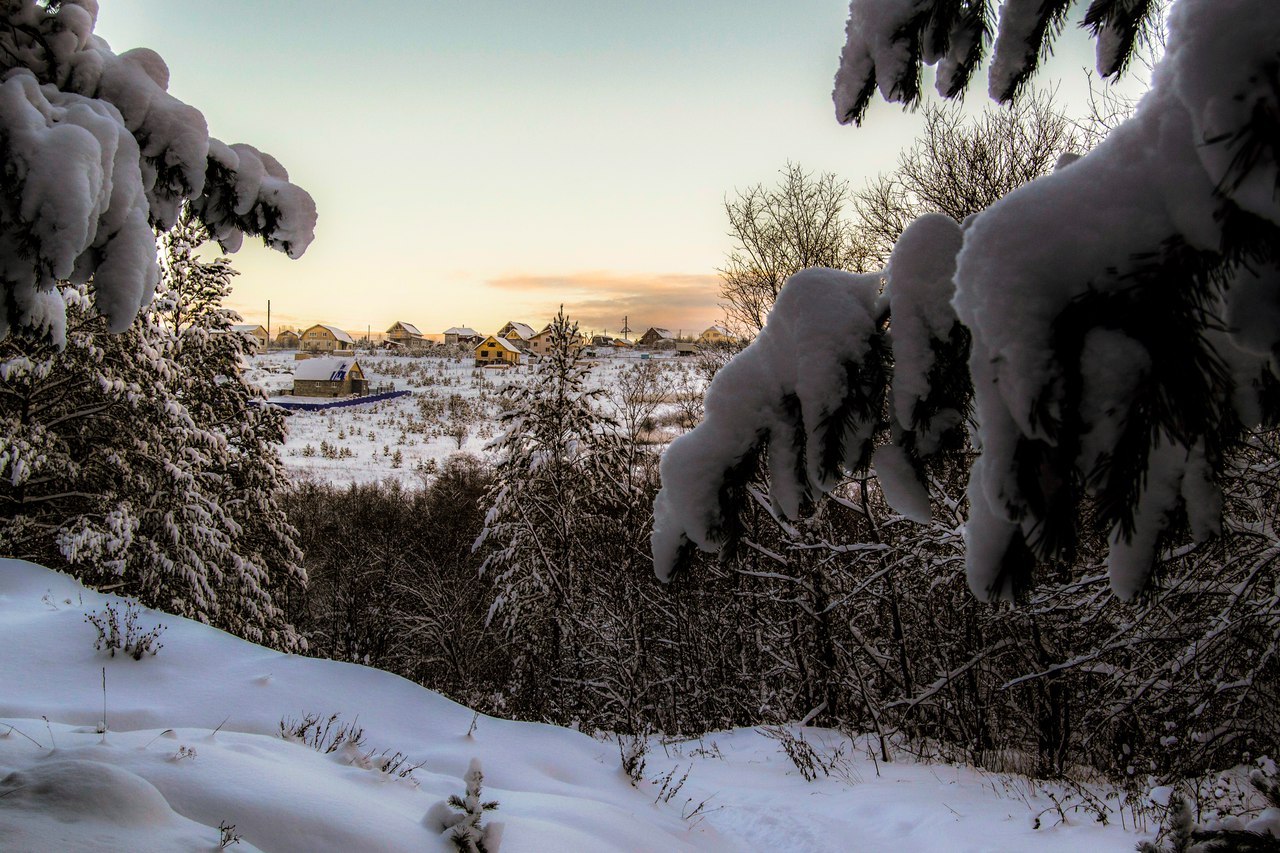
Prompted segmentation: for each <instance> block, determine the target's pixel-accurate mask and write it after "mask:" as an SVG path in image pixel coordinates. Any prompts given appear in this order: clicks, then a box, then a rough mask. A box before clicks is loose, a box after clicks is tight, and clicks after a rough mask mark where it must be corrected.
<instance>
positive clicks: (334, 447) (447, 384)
mask: <svg viewBox="0 0 1280 853" xmlns="http://www.w3.org/2000/svg"><path fill="white" fill-rule="evenodd" d="M358 360H359V361H360V364H361V366H362V367H363V368H364V370H365V372H366V374H367V375H368V377H369V380H370V382H371V383H372V384H375V385H381V384H383V383H388V382H389V383H391V384H393V385H394V386H395V388H396V389H407V390H409V391H411V392H412V393H411V394H410V395H409V396H407V397H399V398H396V399H394V400H384V401H381V402H375V403H369V404H368V405H364V406H353V407H349V408H341V409H331V410H325V411H319V412H293V413H291V414H290V417H289V420H288V425H289V435H288V439H287V440H286V442H285V446H284V448H283V450H282V456H283V458H284V462H285V466H286V467H287V468H288V470H289V471H290V472H291V473H293V474H296V475H298V476H314V477H317V478H320V479H323V480H328V481H330V482H333V483H337V484H340V485H345V484H348V483H369V482H377V481H381V480H399V481H400V482H401V483H403V484H405V485H418V484H421V482H422V475H423V473H424V471H425V472H426V473H430V472H431V471H432V470H434V468H435V467H436V466H438V465H439V464H440V463H442V462H443V461H444V460H445V459H446V458H448V457H449V456H450V455H451V454H454V453H457V452H459V451H464V452H468V453H474V454H477V455H483V454H484V448H485V445H486V444H488V443H489V441H490V440H492V439H493V438H494V437H495V436H496V435H497V430H498V422H497V416H498V414H499V413H500V412H501V410H502V406H503V401H504V399H505V394H504V391H505V389H508V388H510V387H511V386H515V385H523V384H525V383H527V382H529V381H530V379H531V378H532V377H533V370H534V369H535V368H532V367H530V366H520V367H515V368H508V369H506V370H483V369H477V368H476V367H475V366H474V363H473V362H472V361H471V360H469V359H467V360H458V359H452V358H445V357H432V356H424V357H409V356H382V355H374V356H358ZM652 361H653V363H654V367H655V369H657V370H658V371H660V372H661V373H662V374H663V375H664V376H665V377H668V379H667V381H666V382H664V386H665V387H666V388H667V390H668V391H669V392H670V391H671V390H672V386H673V385H674V384H679V383H676V382H673V381H672V380H673V379H674V378H675V377H679V378H680V380H681V381H682V382H683V381H687V383H688V384H689V387H697V388H699V389H700V388H701V385H700V384H698V383H699V380H698V379H697V378H696V376H695V373H696V371H695V370H694V369H693V365H692V363H691V362H690V361H688V360H686V359H678V358H675V357H671V356H660V357H656V358H655V359H653V360H652ZM641 363H642V362H641V360H640V359H639V357H638V354H628V355H619V356H616V357H609V358H601V359H598V360H596V361H595V362H594V365H593V367H592V368H591V377H590V378H591V381H592V382H593V383H595V386H596V387H599V388H602V389H604V390H605V391H606V396H605V400H604V402H605V405H606V408H607V407H608V404H609V401H610V400H611V398H612V396H613V395H612V394H611V393H609V392H610V391H612V390H613V389H615V388H616V385H617V382H618V379H619V378H620V377H621V376H622V375H623V374H624V373H625V372H626V371H628V370H632V369H635V368H636V367H637V366H638V365H640V364H641ZM293 366H294V357H293V353H291V352H275V353H270V354H265V355H258V356H254V357H253V358H252V359H251V360H250V364H249V367H248V371H247V373H248V376H249V378H250V379H251V380H252V381H253V382H255V383H256V384H258V385H260V386H261V387H263V388H264V389H265V390H266V391H267V393H268V394H271V395H273V396H274V395H280V394H281V393H283V392H287V391H288V390H289V389H290V388H292V385H293V379H292V376H293ZM279 399H285V400H288V399H292V398H289V397H280V398H279ZM397 454H398V456H397Z"/></svg>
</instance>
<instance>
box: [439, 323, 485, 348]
mask: <svg viewBox="0 0 1280 853" xmlns="http://www.w3.org/2000/svg"><path fill="white" fill-rule="evenodd" d="M483 340H484V335H482V334H480V333H479V332H477V331H476V330H475V329H473V328H471V327H470V326H454V327H453V328H451V329H445V330H444V342H445V344H446V345H447V346H456V345H459V344H461V345H464V346H475V345H476V344H478V343H480V342H481V341H483Z"/></svg>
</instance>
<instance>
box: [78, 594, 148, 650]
mask: <svg viewBox="0 0 1280 853" xmlns="http://www.w3.org/2000/svg"><path fill="white" fill-rule="evenodd" d="M84 621H86V622H88V623H89V624H90V625H92V626H93V627H94V628H96V629H97V631H98V639H97V642H95V643H94V645H93V647H94V648H95V649H97V650H98V651H103V650H105V651H106V652H107V655H108V656H109V657H115V656H116V652H117V651H120V652H121V653H123V654H126V655H128V656H129V657H131V658H133V659H134V660H142V657H143V655H154V654H155V653H156V652H158V651H160V649H162V648H164V644H163V643H161V642H160V634H161V633H162V632H163V631H164V626H163V625H156V626H155V627H154V628H152V629H151V630H149V631H143V630H142V629H141V628H140V627H138V605H137V603H135V602H132V601H129V602H126V603H125V609H124V618H123V619H122V618H121V617H120V612H119V610H117V609H116V606H115V605H114V604H108V605H107V606H106V607H104V608H103V611H102V612H98V611H93V612H91V613H86V614H85V616H84Z"/></svg>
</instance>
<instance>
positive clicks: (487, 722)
mask: <svg viewBox="0 0 1280 853" xmlns="http://www.w3.org/2000/svg"><path fill="white" fill-rule="evenodd" d="M108 604H112V605H113V606H114V607H115V608H116V609H117V610H118V611H120V612H122V613H123V612H124V610H125V604H124V602H123V601H121V600H120V599H117V598H115V597H114V596H109V595H103V594H99V593H96V592H91V591H88V590H85V589H84V588H82V587H81V586H80V585H79V584H78V583H76V582H75V581H73V580H71V579H70V578H68V577H67V576H64V575H61V574H57V573H55V572H52V571H49V570H47V569H44V568H41V567H38V566H34V565H32V564H30V563H23V562H19V561H13V560H2V561H0V649H3V650H4V653H3V654H2V655H0V850H5V851H9V852H10V853H20V852H21V851H101V850H120V851H124V850H127V851H174V850H214V849H217V846H218V844H219V842H220V839H221V838H223V835H224V834H223V831H222V830H221V829H220V826H223V825H225V826H232V825H234V830H228V832H229V833H231V834H234V835H236V836H239V837H240V838H241V841H240V843H239V844H238V845H236V846H235V847H233V848H232V849H235V850H264V851H299V853H304V851H305V853H323V851H343V853H347V852H348V851H374V850H377V851H396V850H406V851H407V850H414V851H419V850H440V851H445V850H449V849H452V845H451V844H450V843H449V842H448V839H447V837H446V836H445V835H442V834H441V833H440V832H438V831H437V830H436V829H433V828H431V827H429V826H427V825H425V824H424V821H423V818H424V816H426V815H427V813H428V811H429V810H430V809H431V808H432V806H433V805H435V804H436V803H438V802H440V801H441V800H443V799H444V798H446V797H447V796H449V795H450V794H455V793H456V794H461V793H462V786H463V783H462V775H463V773H464V772H465V771H466V769H467V766H468V763H469V762H470V761H471V760H472V759H473V758H478V759H479V760H480V761H481V762H482V765H483V768H484V772H485V789H484V792H483V793H484V796H485V798H486V799H494V800H497V801H498V802H499V803H500V807H499V809H498V810H497V811H496V812H489V813H487V815H486V819H487V820H492V821H500V822H502V823H503V824H504V829H505V831H504V834H503V838H502V851H503V853H525V852H526V851H577V850H584V851H586V850H590V851H612V850H616V851H677V850H724V851H727V850H735V851H737V850H805V851H825V850H832V851H835V850H922V851H930V850H937V851H942V850H946V851H965V850H971V851H979V850H981V851H987V850H1009V851H1014V850H1029V849H1035V850H1062V851H1067V850H1084V849H1088V850H1093V851H1106V850H1116V851H1121V850H1125V851H1128V850H1132V849H1133V846H1134V844H1135V842H1136V841H1137V840H1138V839H1139V836H1138V835H1136V834H1133V833H1131V832H1126V831H1125V830H1124V829H1122V828H1121V827H1120V826H1119V825H1118V820H1116V819H1115V817H1114V816H1113V820H1112V822H1111V824H1110V825H1108V826H1102V825H1100V824H1098V823H1096V822H1094V821H1092V820H1091V819H1090V818H1089V816H1088V815H1087V814H1086V813H1071V814H1069V815H1068V817H1069V820H1068V822H1067V824H1066V825H1057V824H1058V819H1057V814H1056V812H1055V811H1054V810H1053V809H1052V808H1051V807H1052V805H1053V803H1052V802H1051V801H1050V800H1049V799H1048V798H1047V797H1046V796H1045V795H1044V794H1042V793H1040V792H1039V791H1038V790H1037V788H1036V786H1035V785H1034V784H1033V783H1031V782H1029V781H1028V780H1026V779H1022V778H1019V777H1008V776H994V775H991V774H984V773H980V772H977V771H974V770H971V769H966V768H957V767H951V766H946V765H923V764H914V763H910V762H896V763H894V764H889V765H886V764H883V763H881V764H879V765H877V764H876V763H875V762H873V761H872V760H871V758H870V757H869V756H867V755H866V754H865V753H864V752H862V751H859V750H854V749H852V747H851V746H850V745H849V744H848V743H847V741H839V736H838V735H836V734H835V733H832V732H825V731H820V730H812V729H805V730H804V733H805V737H806V739H807V740H808V741H809V742H810V743H813V744H815V745H816V746H817V747H819V748H820V749H822V748H823V744H831V745H837V742H839V744H842V745H843V746H844V748H845V752H846V755H845V758H843V759H842V760H841V761H840V762H838V764H837V766H836V768H835V772H834V773H833V774H832V775H831V776H829V777H820V778H819V779H818V780H817V781H814V782H807V781H805V780H804V779H803V778H802V777H801V776H800V774H799V773H798V772H797V770H796V769H795V766H794V765H793V764H792V763H791V762H790V761H789V760H788V759H787V758H786V756H785V755H784V754H783V753H782V752H781V750H780V748H779V744H778V743H777V742H776V741H774V740H771V739H769V738H767V737H765V736H764V735H762V734H761V733H759V732H756V731H752V730H740V731H733V732H725V733H718V734H713V735H708V736H706V737H704V738H702V739H701V740H699V741H695V742H685V743H680V744H667V745H666V746H665V747H663V746H662V745H660V744H658V743H657V742H656V741H655V742H654V743H653V744H652V745H651V749H650V752H649V754H648V756H647V764H646V770H645V779H644V780H643V781H642V782H641V783H640V784H639V785H638V786H633V785H632V784H631V783H630V780H629V779H628V778H627V776H626V775H625V774H624V773H623V771H622V769H621V761H620V755H619V748H618V745H617V744H616V743H615V742H613V741H610V740H604V739H595V738H592V737H589V736H588V735H586V734H582V733H579V732H575V731H572V730H569V729H562V728H556V727H553V726H546V725H539V724H532V723H518V722H510V721H504V720H498V719H493V718H489V717H476V716H475V715H474V714H473V713H472V712H471V711H470V710H468V709H467V708H464V707H462V706H460V705H457V704H455V703H453V702H450V701H449V700H447V699H444V698H443V697H441V696H439V695H438V694H436V693H433V692H431V691H430V690H426V689H424V688H421V687H418V686H417V685H414V684H412V683H410V682H408V681H406V680H404V679H402V678H399V677H397V676H394V675H390V674H388V673H385V672H381V671H378V670H374V669H370V668H367V667H362V666H357V665H354V664H346V663H337V662H331V661H322V660H315V659H309V658H302V657H296V656H290V655H283V654H280V653H277V652H274V651H270V650H268V649H264V648H262V647H260V646H255V645H253V644H251V643H248V642H245V641H243V640H239V639H236V638H234V637H231V636H229V635H227V634H224V633H222V632H220V631H217V630H214V629H212V628H209V627H207V626H204V625H199V624H197V623H194V622H190V621H187V620H184V619H180V618H177V617H174V616H169V615H166V614H161V613H156V612H152V611H142V613H141V615H140V617H139V619H138V627H139V628H140V629H141V630H143V631H146V630H149V629H151V628H152V627H154V626H156V625H158V624H163V625H164V626H166V630H165V631H164V632H163V633H162V634H161V635H160V642H161V643H163V647H162V648H160V649H159V653H158V654H157V655H155V656H154V657H152V656H144V657H143V658H142V659H141V660H138V661H135V660H132V659H131V658H130V657H128V656H116V657H114V658H109V657H108V656H107V655H106V653H105V652H103V651H98V650H95V648H94V644H95V640H96V638H97V636H98V634H97V631H96V629H95V628H94V627H93V626H92V625H90V624H88V623H87V622H86V621H85V616H86V614H90V613H97V614H102V613H105V608H106V606H107V605H108ZM104 670H105V683H106V687H105V695H104V689H103V680H104V674H103V673H104ZM104 705H105V710H104ZM306 714H319V715H322V716H323V717H324V718H327V717H328V716H329V715H332V714H339V715H341V721H344V722H357V721H358V725H359V726H360V727H361V728H363V730H364V736H365V742H364V745H363V746H362V747H361V748H359V749H348V748H343V749H339V750H337V751H335V752H333V753H331V754H322V753H321V752H319V751H317V750H315V749H312V748H310V747H308V746H306V745H303V744H300V743H297V742H294V741H291V740H286V739H284V738H282V737H281V736H280V724H281V721H282V720H297V719H300V718H301V717H302V716H303V715H306ZM104 716H105V721H106V725H105V727H103V726H102V725H101V723H102V721H103V719H104ZM104 728H105V731H103V729H104ZM384 751H385V755H386V756H392V755H394V754H395V753H396V752H399V753H402V754H404V755H406V756H407V758H408V762H409V764H408V765H406V766H412V765H416V764H420V765H421V766H420V767H419V768H418V769H416V770H414V771H413V772H412V774H411V777H412V778H411V779H402V778H398V777H397V776H396V775H394V774H388V773H383V772H380V771H379V770H377V769H376V767H372V766H371V762H372V761H373V760H376V756H377V755H379V754H383V753H384ZM370 754H372V755H373V756H374V757H373V759H370V758H368V757H367V756H369V755H370ZM828 754H829V753H828ZM686 774H687V776H686ZM682 778H683V779H684V781H683V783H682V784H680V780H681V779H682ZM664 781H665V782H666V790H667V791H668V792H670V791H671V790H672V788H673V787H676V786H677V785H678V786H679V787H678V789H677V790H675V792H674V793H673V794H672V795H671V796H669V797H666V796H663V795H662V792H663V784H664ZM1046 809H1048V810H1049V811H1047V812H1045V814H1044V815H1042V816H1041V821H1040V822H1041V825H1042V826H1043V827H1044V828H1042V829H1038V830H1037V829H1035V828H1033V823H1034V821H1035V818H1036V816H1037V814H1039V813H1040V812H1042V811H1044V810H1046Z"/></svg>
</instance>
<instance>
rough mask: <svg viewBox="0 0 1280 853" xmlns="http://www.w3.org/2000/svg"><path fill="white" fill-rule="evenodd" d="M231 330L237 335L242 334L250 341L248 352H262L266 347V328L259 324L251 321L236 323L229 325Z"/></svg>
mask: <svg viewBox="0 0 1280 853" xmlns="http://www.w3.org/2000/svg"><path fill="white" fill-rule="evenodd" d="M231 331H233V332H235V333H236V334H237V335H244V337H245V338H247V339H248V340H249V341H250V345H249V346H250V352H262V351H263V350H264V349H266V348H267V341H268V340H269V338H268V336H267V330H266V329H264V328H262V326H260V325H256V324H253V323H236V324H235V325H234V326H232V327H231Z"/></svg>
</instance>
